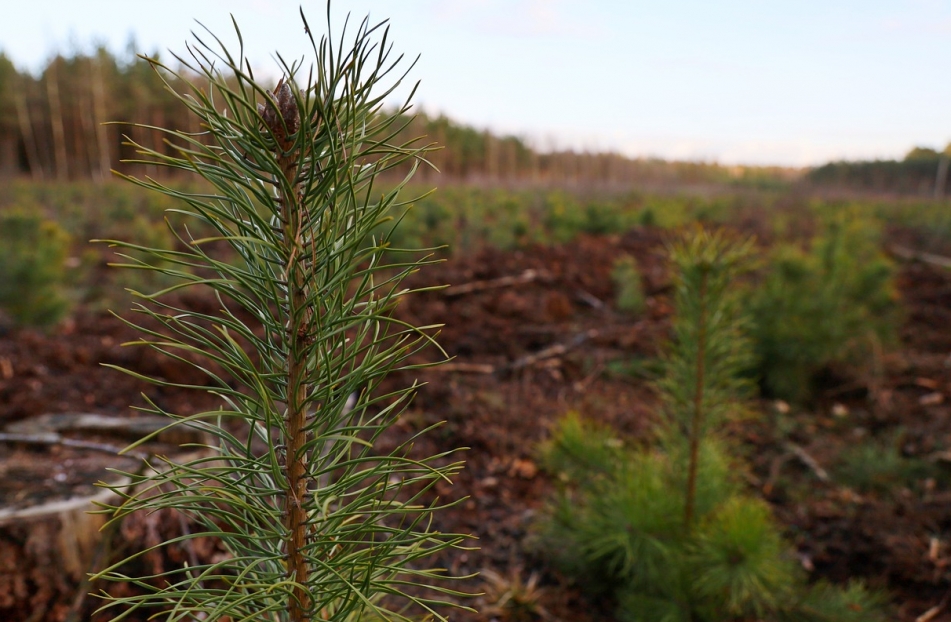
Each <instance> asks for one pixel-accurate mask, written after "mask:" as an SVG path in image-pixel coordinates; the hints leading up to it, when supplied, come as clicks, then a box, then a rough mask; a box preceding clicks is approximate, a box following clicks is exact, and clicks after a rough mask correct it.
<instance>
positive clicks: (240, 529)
mask: <svg viewBox="0 0 951 622" xmlns="http://www.w3.org/2000/svg"><path fill="white" fill-rule="evenodd" d="M301 17H302V18H303V13H301ZM329 24H330V17H329V11H328V28H329ZM236 30H237V28H236ZM301 32H306V33H307V34H308V36H309V37H310V42H311V44H312V48H313V53H314V55H315V57H316V61H315V66H314V67H312V68H311V69H310V70H309V71H307V70H305V69H304V68H302V67H301V66H300V65H299V64H298V63H292V64H287V63H285V62H284V61H283V60H282V59H280V57H278V59H279V60H280V70H281V72H282V73H283V77H282V78H281V79H280V80H278V81H277V85H276V86H273V87H272V89H267V88H265V86H263V85H262V83H261V82H258V81H256V80H255V78H254V76H253V74H252V71H251V68H250V64H249V63H248V62H247V61H246V59H245V58H244V55H243V49H242V51H241V52H240V53H239V54H238V55H236V56H234V55H232V54H231V52H229V50H228V49H227V48H226V47H225V46H224V44H222V43H221V40H220V39H218V38H217V37H215V36H214V35H213V34H211V33H209V35H208V36H209V37H210V39H209V40H210V41H211V42H212V44H206V43H204V42H202V40H201V39H198V43H197V45H195V46H193V47H190V48H189V52H190V56H189V57H188V58H179V59H178V60H179V61H181V63H182V64H183V65H184V66H185V68H186V69H185V70H181V71H179V72H178V73H176V72H173V71H172V70H171V69H169V68H168V67H166V66H164V65H162V64H160V63H159V62H158V61H157V60H150V61H149V62H150V63H151V64H152V66H153V67H154V68H155V69H156V72H157V74H158V75H159V76H160V77H162V79H163V80H166V84H167V85H169V87H168V88H169V90H172V87H171V84H172V82H171V81H170V80H171V78H170V76H174V77H175V78H177V80H176V81H175V82H174V83H175V84H186V85H189V86H188V91H187V92H185V93H175V96H176V97H177V99H178V101H179V102H180V103H181V104H182V105H184V106H186V107H188V109H189V110H190V111H191V112H192V113H194V114H195V115H197V117H198V119H199V120H200V123H201V128H202V129H201V132H200V133H198V134H192V133H185V132H181V131H173V130H160V131H163V132H164V133H165V136H166V138H167V143H168V144H169V145H171V146H174V149H175V151H174V153H172V154H171V155H170V154H169V153H167V152H165V151H158V150H154V149H151V148H148V147H146V146H143V145H141V144H136V145H135V147H136V148H137V149H138V151H139V153H141V154H142V155H143V161H145V162H148V163H150V164H151V165H155V166H164V167H168V168H170V169H176V170H178V171H184V172H186V173H190V174H192V175H194V176H197V177H198V178H200V180H201V182H202V183H201V184H198V185H195V186H194V188H197V189H194V190H193V189H189V190H180V189H177V188H176V187H172V186H168V185H163V184H162V183H161V182H159V181H156V180H153V179H150V178H145V179H136V178H130V179H131V181H132V182H133V183H136V184H138V185H140V186H143V187H145V188H149V189H152V190H155V191H158V192H160V193H164V194H166V195H168V196H170V197H173V198H175V199H178V200H179V201H180V207H179V208H177V209H174V210H170V211H171V212H174V214H172V216H173V217H174V218H175V219H176V222H179V223H180V222H184V223H188V222H192V223H195V224H197V225H199V227H198V228H200V229H201V230H202V231H208V230H211V231H213V232H214V234H213V235H211V236H205V237H201V238H196V237H193V234H192V232H193V231H194V230H195V228H194V227H192V228H189V227H188V226H187V224H185V225H182V224H174V225H170V228H171V229H172V230H173V232H174V235H175V236H176V237H177V240H178V245H177V248H176V249H174V250H162V249H157V248H154V249H153V248H147V247H144V246H136V245H134V244H131V243H121V242H120V243H115V244H116V245H117V246H119V247H120V248H125V249H127V251H128V252H129V254H130V255H129V256H130V267H134V268H138V269H143V270H156V271H159V272H161V273H163V274H165V275H167V276H170V277H174V278H175V279H177V280H178V283H177V284H175V285H173V286H171V287H168V288H166V289H164V290H162V291H159V292H157V293H153V294H143V293H137V292H136V293H134V294H135V295H136V296H138V297H139V298H140V299H141V301H142V302H141V304H139V305H137V308H136V310H137V311H138V312H139V313H141V314H143V315H145V316H147V318H148V319H149V320H150V321H149V322H148V325H149V326H154V325H156V324H159V325H162V326H163V327H164V329H163V330H156V329H152V328H146V327H145V325H144V324H145V323H142V325H139V326H138V328H139V329H140V330H141V332H142V333H143V334H144V336H143V338H142V339H141V341H139V342H138V343H139V344H140V345H143V346H146V347H150V348H153V349H155V350H157V351H159V352H160V353H162V354H164V355H167V356H170V357H173V358H175V359H178V360H180V361H185V362H188V363H190V364H191V365H192V366H193V367H194V369H195V372H196V375H200V376H203V378H202V379H201V380H197V379H196V380H195V381H194V382H193V383H192V384H174V383H172V382H170V381H168V380H163V379H156V378H147V380H150V381H151V382H155V383H157V384H163V385H169V386H176V387H188V388H195V389H198V390H205V391H210V392H211V393H213V394H215V395H217V396H218V397H219V398H220V403H221V406H220V408H218V409H215V410H213V411H211V412H202V413H198V414H190V415H182V414H178V413H171V412H166V411H165V410H163V409H162V408H161V407H160V406H159V405H158V404H156V403H151V406H150V409H149V410H150V411H151V412H154V413H158V414H161V415H165V416H167V417H169V419H170V425H183V426H189V427H192V428H196V429H198V430H200V431H202V432H203V433H205V434H207V435H209V436H210V438H211V439H213V441H212V442H209V443H208V445H207V447H205V451H206V455H204V456H203V457H200V458H196V459H193V460H191V461H187V462H183V463H176V462H174V461H172V460H168V459H157V460H155V461H153V463H151V464H149V465H148V468H147V469H146V470H145V472H144V473H143V474H127V475H128V477H129V478H131V480H132V485H131V486H130V487H129V488H118V487H116V488H115V492H116V493H117V494H118V495H120V498H121V502H120V503H119V504H118V505H116V506H114V507H108V508H104V509H103V511H104V512H108V513H109V514H111V516H112V520H113V521H118V520H121V519H123V518H124V517H126V516H129V515H130V514H131V513H133V512H139V511H145V512H152V511H156V510H160V509H172V510H175V511H177V512H180V513H181V514H183V515H184V516H186V517H187V518H188V519H190V520H191V521H193V522H194V523H197V525H199V526H200V527H201V529H200V530H197V531H196V530H192V531H191V532H190V533H185V534H183V535H182V536H180V537H178V538H175V539H172V540H169V541H166V542H164V543H163V544H162V545H161V546H167V545H170V544H175V543H177V542H181V541H184V540H186V539H189V538H198V537H209V536H210V537H214V538H217V539H218V540H220V542H221V545H222V546H223V547H224V549H225V551H226V554H224V555H220V556H216V557H214V558H212V559H209V560H204V561H202V560H199V563H198V565H191V566H189V565H186V566H184V567H181V568H175V569H170V570H167V571H165V572H163V573H162V574H159V575H155V576H148V577H140V576H126V575H125V574H123V568H124V566H123V562H117V563H115V564H113V565H110V566H109V567H107V568H104V569H101V570H100V571H99V572H98V573H97V574H96V576H95V577H94V578H95V579H101V580H107V581H117V582H124V583H126V584H131V586H130V587H125V588H123V589H122V590H117V591H116V593H115V595H113V596H110V595H109V594H108V593H106V594H104V597H105V598H106V599H108V600H107V603H106V604H105V605H104V608H111V611H113V612H115V615H116V618H115V619H120V618H122V617H124V616H125V615H128V614H130V613H131V612H134V611H137V610H139V609H150V610H152V611H155V610H158V611H162V612H164V613H162V614H161V615H162V619H163V620H169V621H179V620H205V621H207V622H212V621H214V620H229V621H235V622H237V621H251V620H254V621H256V622H257V621H264V620H267V621H273V622H277V621H288V622H305V621H311V620H314V621H316V620H321V621H324V620H335V621H339V620H361V619H377V618H381V619H387V620H390V619H408V618H407V616H409V615H420V614H425V613H426V612H427V611H428V612H430V613H431V614H433V615H436V616H437V617H440V616H439V614H438V610H437V608H438V607H441V606H442V605H444V604H445V601H447V600H449V599H447V597H446V594H455V593H454V592H451V591H450V590H448V589H447V588H445V587H439V581H440V580H441V578H442V577H443V575H444V573H443V572H442V571H440V570H439V569H438V568H433V567H432V566H431V562H429V561H428V560H429V559H430V558H431V556H432V555H433V554H434V553H439V552H443V551H445V550H446V549H447V548H449V547H453V546H457V545H459V543H460V542H461V541H462V537H461V536H457V535H451V534H443V533H439V532H437V531H434V530H433V529H432V517H433V513H434V512H435V511H436V510H437V509H438V508H437V502H435V501H433V500H432V497H431V496H426V495H427V491H428V490H429V489H430V488H431V487H432V486H433V485H434V484H435V483H436V482H437V481H438V480H444V479H447V478H448V477H449V476H450V475H451V474H452V473H453V472H455V471H457V470H458V469H459V468H460V464H459V463H458V462H454V461H453V460H452V459H451V457H449V454H448V453H447V454H441V455H438V456H430V457H425V458H415V459H414V458H412V457H411V456H410V453H409V448H410V445H411V443H412V440H411V439H410V440H407V441H405V442H404V443H403V444H402V445H400V446H398V447H397V448H396V449H395V450H393V451H390V452H382V453H381V452H380V451H378V450H377V449H376V447H377V440H378V439H380V437H381V435H382V434H383V433H384V432H385V431H386V430H387V429H388V428H389V427H390V426H391V424H392V423H393V422H394V421H395V420H396V418H397V417H398V416H399V414H400V412H401V411H402V409H403V408H405V406H406V404H407V401H408V400H409V399H410V397H411V395H412V393H413V390H414V387H413V386H407V387H404V388H399V389H392V388H388V389H387V390H386V391H384V390H382V389H381V382H382V381H383V379H384V377H386V376H387V375H388V374H389V373H390V372H393V371H395V370H406V369H412V368H413V367H414V363H411V362H410V357H411V356H413V355H414V354H415V353H416V352H418V351H419V350H420V349H421V348H424V347H426V346H428V345H429V344H430V343H431V342H432V339H431V337H430V336H429V335H428V333H427V332H426V329H425V328H417V327H414V326H410V325H406V324H404V323H402V322H400V321H398V320H396V319H394V318H393V316H392V311H393V309H394V307H395V306H396V304H397V303H398V301H399V300H400V298H401V297H403V296H405V295H406V294H407V293H409V292H408V291H407V290H406V289H405V288H403V287H402V286H401V282H402V280H403V278H404V277H405V276H407V275H408V274H409V273H410V272H412V271H415V270H416V269H417V268H418V267H419V265H420V264H421V263H425V261H426V260H425V258H421V257H422V255H421V254H420V253H415V254H413V253H410V254H407V253H405V252H404V253H403V254H402V255H397V254H394V252H393V249H391V248H389V246H390V245H389V242H388V240H389V235H390V233H389V231H391V230H392V226H390V228H389V229H387V228H386V227H385V226H384V225H385V224H386V223H387V222H388V220H389V219H390V213H391V212H393V211H394V210H398V209H400V207H401V206H404V205H405V203H401V202H400V200H399V192H400V190H401V189H402V187H403V184H397V185H396V186H395V187H394V186H392V185H391V186H390V187H389V188H386V189H380V188H379V187H378V185H377V184H376V182H378V181H379V180H378V177H379V175H380V174H381V173H383V172H385V171H394V169H395V170H396V171H402V174H407V173H408V174H409V175H411V174H412V171H414V170H415V167H416V166H417V164H418V163H419V162H421V161H423V160H422V158H423V155H424V153H425V150H426V149H425V148H419V147H415V146H413V145H412V144H395V143H394V142H393V141H394V136H396V134H397V133H398V131H399V130H400V129H401V127H400V126H401V124H403V123H406V122H408V121H407V119H408V117H406V116H405V113H406V112H407V110H408V109H409V104H408V102H407V104H405V105H404V106H403V107H402V108H400V109H399V110H396V111H395V112H393V113H392V114H389V113H387V112H386V111H384V110H383V108H382V106H383V103H384V98H385V97H387V96H388V95H389V94H390V93H391V92H392V90H393V88H395V86H396V85H398V84H399V81H400V80H401V79H402V78H403V77H405V74H402V75H399V74H397V75H396V76H395V77H393V75H394V74H393V72H394V71H395V68H396V67H397V66H398V63H399V61H400V59H395V60H394V59H393V58H392V57H391V45H390V44H388V42H387V33H388V30H387V29H385V28H384V25H382V24H381V25H377V26H372V25H371V24H370V23H369V22H368V21H366V20H364V21H363V22H362V23H360V24H359V26H358V27H357V28H356V31H355V32H354V33H353V34H352V38H348V37H350V35H348V34H347V29H346V27H345V28H344V32H343V34H342V35H341V36H340V39H339V41H336V42H335V41H331V40H328V38H323V39H320V40H315V39H314V38H313V35H310V33H311V29H310V28H309V26H308V24H307V21H306V19H305V20H304V23H303V28H301ZM328 32H329V31H328ZM301 36H303V35H301ZM328 37H329V35H328ZM238 39H239V41H240V40H241V35H240V32H238ZM195 76H197V78H196V77H195ZM385 81H390V83H389V85H386V84H384V82H385ZM268 82H269V83H270V84H273V82H271V81H270V80H269V81H268ZM381 86H382V87H383V88H381ZM172 92H173V93H174V91H172ZM400 119H403V120H402V121H401V120H400ZM408 178H409V177H407V179H408ZM404 183H405V182H404ZM381 230H382V231H383V233H382V234H380V233H379V232H380V231H381ZM373 232H376V234H374V233H373ZM375 236H376V237H375ZM222 247H225V249H226V250H227V251H228V253H226V254H225V255H224V256H223V255H222V253H221V249H222ZM394 256H396V257H408V259H405V260H401V262H398V263H387V259H386V258H387V257H394ZM149 258H151V259H149ZM183 288H197V289H199V290H203V291H204V292H206V293H207V294H210V295H211V296H212V297H213V300H214V301H215V306H217V309H218V310H217V312H216V313H202V312H198V311H194V310H191V309H189V308H188V306H186V305H184V303H181V302H179V301H180V300H182V298H181V297H178V296H176V292H178V291H179V290H181V289H183ZM130 323H131V322H130ZM133 326H135V324H133ZM129 373H133V372H129ZM135 615H140V614H139V613H136V614H135ZM440 619H442V618H441V617H440Z"/></svg>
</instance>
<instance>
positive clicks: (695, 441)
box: [684, 270, 707, 531]
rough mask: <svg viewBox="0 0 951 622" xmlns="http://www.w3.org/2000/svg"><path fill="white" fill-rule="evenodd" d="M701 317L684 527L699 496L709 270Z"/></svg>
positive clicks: (702, 278)
mask: <svg viewBox="0 0 951 622" xmlns="http://www.w3.org/2000/svg"><path fill="white" fill-rule="evenodd" d="M699 299H700V319H699V321H698V324H699V326H698V328H699V331H698V335H697V374H696V385H695V387H694V394H693V419H692V421H691V422H690V465H689V467H688V470H687V502H686V507H685V509H684V528H685V529H686V530H688V531H689V530H690V526H691V524H692V523H693V515H694V504H695V497H696V496H697V466H698V464H697V463H698V462H699V454H700V426H701V425H702V424H703V375H704V366H703V363H704V358H705V355H706V347H707V344H706V341H707V271H706V270H703V271H702V272H701V273H700V294H699Z"/></svg>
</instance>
